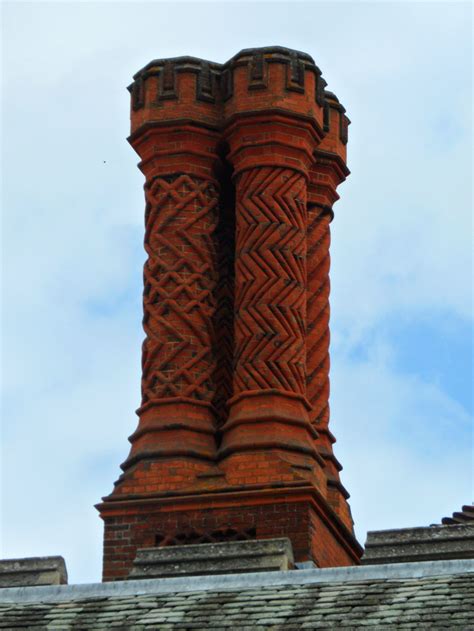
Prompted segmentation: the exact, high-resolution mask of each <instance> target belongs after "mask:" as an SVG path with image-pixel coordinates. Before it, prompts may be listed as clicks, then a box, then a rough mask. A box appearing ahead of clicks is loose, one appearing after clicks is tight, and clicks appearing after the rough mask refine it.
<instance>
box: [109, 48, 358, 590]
mask: <svg viewBox="0 0 474 631" xmlns="http://www.w3.org/2000/svg"><path fill="white" fill-rule="evenodd" d="M325 86H326V82H325V80H324V79H323V78H322V76H321V71H320V70H319V68H318V67H317V66H316V65H315V64H314V61H313V60H312V59H311V57H309V55H306V54H305V53H300V52H297V51H291V50H288V49H286V48H281V47H273V48H262V49H249V50H243V51H241V52H240V53H239V54H238V55H236V56H235V57H233V58H232V59H231V60H230V61H229V62H227V63H226V64H224V65H219V64H215V63H211V62H207V61H203V60H200V59H195V58H192V57H179V58H176V59H162V60H155V61H152V62H150V63H149V64H148V65H147V66H146V67H145V68H143V69H142V70H141V71H140V72H139V73H137V75H135V77H134V82H133V84H132V86H130V92H131V97H132V107H131V126H132V134H131V136H130V139H129V140H130V142H131V144H132V146H133V147H134V149H135V150H136V151H137V153H138V154H139V155H140V158H141V162H140V165H139V166H140V169H141V170H142V172H143V173H144V175H145V178H146V185H145V196H146V221H145V223H146V232H145V249H146V251H147V254H148V260H147V262H146V264H145V270H144V284H145V286H144V298H143V301H144V330H145V336H146V337H145V341H144V344H143V375H142V404H141V407H140V408H139V410H138V415H139V423H138V427H137V429H136V431H135V432H134V433H133V434H132V436H131V437H130V441H131V443H132V447H131V451H130V454H129V456H128V458H127V460H126V461H125V462H124V463H123V465H122V469H123V473H122V475H121V476H120V478H119V479H118V480H117V482H116V483H115V488H114V490H113V492H112V493H111V494H110V495H109V496H107V497H105V498H103V502H102V503H101V504H99V505H98V509H99V511H100V513H101V516H102V518H103V519H104V523H105V545H104V580H120V579H123V578H125V577H126V576H128V574H129V572H130V570H131V567H132V564H133V560H134V558H135V554H136V550H137V549H138V548H143V547H153V546H168V545H176V544H179V545H183V544H196V543H204V542H208V543H209V542H216V541H219V542H220V541H226V540H228V541H233V540H243V539H246V538H256V539H268V538H274V537H282V536H287V537H289V538H290V539H291V542H292V546H293V549H294V552H295V560H296V561H297V562H299V561H307V560H312V561H314V562H315V563H316V564H317V565H319V566H321V567H326V566H329V565H350V564H355V563H358V560H359V558H360V555H361V548H360V546H359V544H358V543H357V541H356V540H355V538H354V535H353V531H352V519H351V516H350V510H349V506H348V504H347V501H346V500H347V497H348V494H347V492H346V491H345V489H344V487H343V486H342V484H341V482H340V479H339V471H340V469H341V466H340V464H339V463H338V461H337V459H336V458H335V456H334V454H333V451H332V445H333V443H334V441H335V439H334V437H333V436H332V434H331V432H330V429H329V265H330V257H329V245H330V232H329V224H330V221H331V219H332V214H333V213H332V206H333V204H334V202H335V201H336V200H337V199H338V195H337V193H336V188H337V186H338V185H339V184H340V183H341V182H342V181H343V180H344V179H345V177H346V176H347V175H348V173H349V171H348V169H347V167H346V165H345V158H346V143H347V129H348V124H349V121H348V119H347V117H346V116H345V111H344V108H343V107H342V105H341V104H340V103H339V101H338V100H337V98H336V97H335V96H334V95H333V94H332V93H330V92H327V91H325Z"/></svg>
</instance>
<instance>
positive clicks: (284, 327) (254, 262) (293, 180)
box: [234, 167, 306, 395]
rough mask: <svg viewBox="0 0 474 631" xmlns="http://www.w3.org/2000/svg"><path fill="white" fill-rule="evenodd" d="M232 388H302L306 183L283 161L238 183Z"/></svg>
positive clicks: (236, 390)
mask: <svg viewBox="0 0 474 631" xmlns="http://www.w3.org/2000/svg"><path fill="white" fill-rule="evenodd" d="M236 224H237V230H236V291H235V309H236V328H235V373H234V393H239V392H243V391H247V390H265V389H279V390H283V391H287V392H292V393H297V394H302V395H303V394H304V392H305V319H306V317H305V316H306V313H305V312H306V292H305V284H306V188H305V180H304V177H303V176H302V175H301V174H299V173H298V172H296V171H293V170H291V169H285V168H274V167H268V168H266V167H262V168H256V169H251V170H247V171H245V172H243V173H242V174H241V176H240V177H239V179H238V182H237V185H236Z"/></svg>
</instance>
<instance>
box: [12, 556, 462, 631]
mask: <svg viewBox="0 0 474 631" xmlns="http://www.w3.org/2000/svg"><path fill="white" fill-rule="evenodd" d="M473 614H474V561H472V560H461V561H458V560H456V561H434V562H422V563H401V564H391V565H374V566H367V567H351V568H331V569H324V570H321V569H312V570H293V571H288V572H267V573H255V574H240V575H236V574H233V575H225V576H212V577H210V576H206V577H202V576H200V577H188V578H177V579H176V578H169V579H150V580H135V581H124V582H120V583H119V582H117V583H105V584H97V585H69V586H53V587H26V588H14V589H3V590H1V591H0V629H11V630H13V629H57V630H73V629H74V630H79V629H81V630H87V631H90V630H93V631H95V630H96V629H97V630H100V629H121V630H124V631H125V630H127V631H129V630H130V631H145V630H151V629H154V630H156V629H158V630H160V631H161V630H165V629H202V630H205V629H213V630H216V629H223V630H225V629H248V630H252V631H253V630H257V631H263V630H270V629H272V630H285V631H286V630H290V631H291V630H293V629H359V628H362V627H364V628H365V627H369V628H372V629H384V630H385V629H420V628H421V629H463V630H469V629H472V630H474V617H473Z"/></svg>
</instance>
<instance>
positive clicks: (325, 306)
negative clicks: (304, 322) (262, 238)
mask: <svg viewBox="0 0 474 631" xmlns="http://www.w3.org/2000/svg"><path fill="white" fill-rule="evenodd" d="M330 221H331V216H330V215H329V214H327V213H325V212H324V210H323V209H321V208H320V207H318V206H315V205H311V206H310V207H309V208H308V277H307V278H308V294H307V318H308V326H307V340H306V363H307V375H306V396H307V398H308V401H309V402H310V404H311V408H312V409H311V412H310V419H311V422H312V423H313V424H314V425H315V428H316V429H318V427H319V428H321V426H325V427H327V425H328V422H329V364H330V361H329V337H330V335H329V291H330V282H329V268H330V263H331V262H330V255H329V246H330V243H331V234H330V228H329V223H330Z"/></svg>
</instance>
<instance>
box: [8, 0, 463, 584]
mask: <svg viewBox="0 0 474 631" xmlns="http://www.w3.org/2000/svg"><path fill="white" fill-rule="evenodd" d="M1 29H2V143H1V149H2V246H3V247H2V307H3V308H2V324H1V332H2V379H1V385H2V425H1V430H2V450H1V474H2V476H1V487H0V488H1V493H0V508H1V530H0V543H1V549H0V557H2V558H11V557H25V556H40V555H50V554H61V555H63V556H64V557H65V559H66V564H67V567H68V571H69V580H70V582H97V581H99V580H100V576H101V563H102V522H101V520H100V518H99V516H98V513H97V511H96V510H95V508H94V504H95V503H97V502H99V501H100V498H101V497H102V496H104V495H107V494H108V493H110V491H111V490H112V485H113V482H114V481H115V480H116V479H117V477H118V475H119V473H120V469H119V465H120V463H121V462H123V460H124V459H125V458H126V456H127V454H128V448H129V444H128V442H127V436H129V435H130V434H131V433H132V431H133V430H134V429H135V427H136V423H137V418H136V416H135V414H134V410H135V409H136V408H137V407H138V405H139V403H140V349H141V342H142V340H143V331H142V327H141V318H142V305H141V291H142V267H143V263H144V260H145V254H144V250H143V234H144V228H143V223H144V198H143V176H142V174H141V173H140V172H139V170H138V169H137V168H136V164H137V162H138V156H137V155H135V154H134V152H133V150H132V148H131V147H130V146H129V145H128V143H127V141H126V137H127V135H128V134H129V95H128V92H127V91H126V86H127V85H129V83H130V82H131V77H132V75H133V74H134V73H135V72H136V71H137V70H138V69H140V68H141V67H143V66H144V65H145V64H146V63H147V62H148V61H150V60H151V59H154V58H163V57H173V56H179V55H193V56H197V57H202V58H205V59H209V60H212V61H216V62H225V61H226V60H227V59H229V58H230V57H231V56H233V55H234V54H235V53H236V52H238V51H239V50H240V49H242V48H249V47H254V46H269V45H281V46H287V47H290V48H295V49H298V50H302V51H304V52H307V53H309V54H310V55H312V56H313V58H314V59H315V61H316V63H317V65H318V66H319V67H320V68H321V70H322V72H323V76H324V77H325V79H326V81H327V82H328V88H329V89H330V90H332V91H334V92H335V93H336V94H337V95H338V97H339V98H340V100H341V101H342V103H343V104H344V105H345V107H346V109H347V113H348V115H349V118H350V119H351V121H352V124H351V126H350V128H349V144H348V165H349V168H350V169H351V172H352V173H351V176H350V177H349V179H348V180H347V182H345V183H344V184H343V185H342V186H341V187H340V189H339V192H340V194H341V199H340V201H338V202H337V204H336V205H335V207H334V210H335V219H334V222H333V224H332V249H331V256H332V271H331V287H332V289H331V291H332V293H331V309H332V315H331V336H332V337H331V340H332V342H331V362H332V367H331V427H332V431H333V433H334V434H335V435H336V437H337V439H338V442H337V443H336V445H335V453H336V455H337V457H338V458H339V460H340V461H341V462H342V464H343V466H344V471H343V472H342V481H343V483H344V485H345V486H346V487H347V489H348V490H349V492H350V494H351V499H350V504H351V508H352V512H353V517H354V521H355V527H356V534H357V536H358V538H359V540H360V541H361V543H364V541H365V538H366V533H367V531H368V530H377V529H386V528H402V527H409V526H424V525H429V524H432V523H439V522H440V520H441V518H442V517H443V516H446V515H450V514H451V513H452V512H453V511H455V510H459V509H460V507H461V506H462V504H463V503H464V504H465V503H470V502H471V501H472V500H473V495H474V493H473V433H472V398H473V397H472V383H473V348H472V347H473V332H472V331H473V328H472V325H473V314H472V292H473V284H472V281H473V271H472V105H473V96H472V44H471V40H472V5H471V4H470V3H468V2H465V3H457V2H395V3H389V2H377V3H371V2H363V3H362V2H351V3H346V2H337V1H336V2H331V3H324V2H306V3H298V2H263V1H262V2H256V3H255V2H240V3H232V2H225V1H221V2H219V3H203V2H194V3H184V2H178V1H175V2H173V3H170V4H168V3H161V2H148V3H141V2H126V3H117V2H107V1H103V2H99V3H96V2H51V3H43V2H31V3H26V2H25V3H24V2H4V3H3V4H2V25H1Z"/></svg>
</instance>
